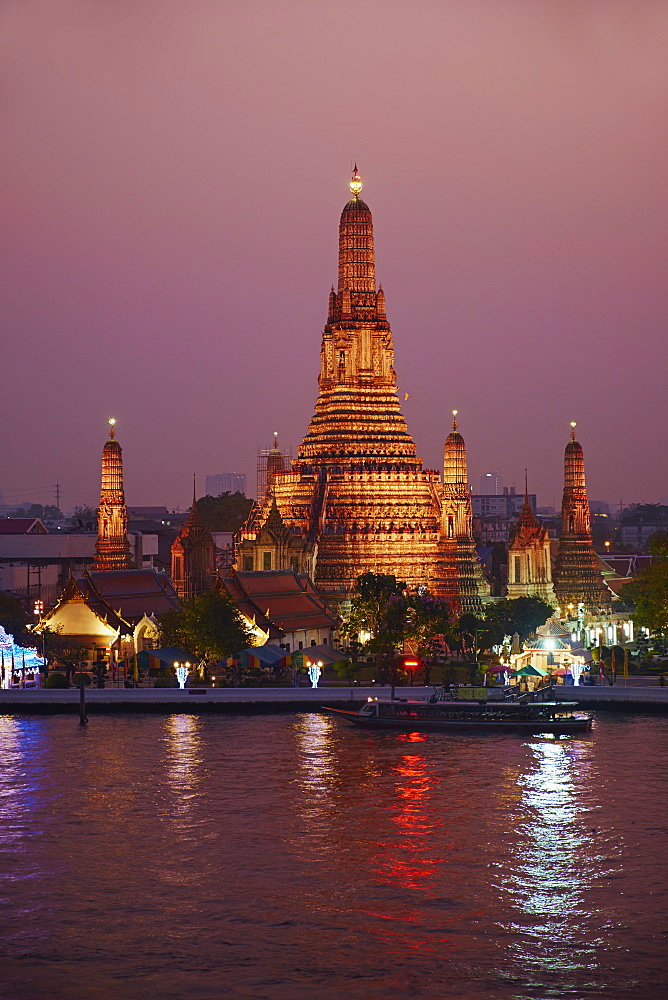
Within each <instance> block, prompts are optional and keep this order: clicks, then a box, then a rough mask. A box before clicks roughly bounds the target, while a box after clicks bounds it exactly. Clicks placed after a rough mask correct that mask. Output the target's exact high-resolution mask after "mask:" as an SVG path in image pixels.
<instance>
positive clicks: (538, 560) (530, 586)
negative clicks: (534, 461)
mask: <svg viewBox="0 0 668 1000" xmlns="http://www.w3.org/2000/svg"><path fill="white" fill-rule="evenodd" d="M508 597H510V598H515V597H539V598H540V599H541V600H542V601H545V602H546V603H547V604H554V603H555V597H554V586H553V585H552V559H551V555H550V537H549V534H548V530H547V528H546V527H545V525H544V524H541V523H540V521H539V520H538V518H537V517H536V515H535V514H534V512H533V509H532V507H531V503H530V502H529V485H528V482H527V480H526V479H525V484H524V505H523V506H522V510H521V511H520V516H519V518H518V520H517V524H516V526H515V530H514V531H513V533H512V535H511V538H510V543H509V545H508Z"/></svg>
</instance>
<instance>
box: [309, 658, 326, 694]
mask: <svg viewBox="0 0 668 1000" xmlns="http://www.w3.org/2000/svg"><path fill="white" fill-rule="evenodd" d="M307 662H308V675H309V678H310V681H311V687H314V688H317V686H318V681H319V680H320V675H321V674H322V660H318V662H317V663H311V661H310V660H308V661H307Z"/></svg>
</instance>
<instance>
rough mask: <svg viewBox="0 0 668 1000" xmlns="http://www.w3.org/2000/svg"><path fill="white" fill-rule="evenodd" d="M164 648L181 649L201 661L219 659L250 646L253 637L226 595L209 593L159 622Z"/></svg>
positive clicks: (184, 604)
mask: <svg viewBox="0 0 668 1000" xmlns="http://www.w3.org/2000/svg"><path fill="white" fill-rule="evenodd" d="M158 624H159V628H160V638H161V642H162V644H163V645H164V646H178V647H180V648H181V649H183V650H186V651H187V652H188V653H190V654H191V656H193V657H196V658H197V659H199V660H220V659H222V658H223V657H226V656H229V655H230V654H231V653H235V652H237V651H238V650H239V649H243V648H245V647H246V646H249V645H250V644H251V638H252V634H251V631H250V629H249V628H248V626H247V625H246V623H245V622H244V620H243V619H242V617H241V615H240V614H239V612H238V611H237V609H236V607H235V605H234V604H233V603H232V601H231V600H230V598H229V597H228V596H227V594H224V593H221V592H220V591H217V590H207V591H205V592H204V593H203V594H197V595H196V596H195V597H191V598H190V599H189V600H187V601H184V602H183V607H182V610H181V611H168V612H167V613H166V614H164V615H161V616H160V618H159V621H158Z"/></svg>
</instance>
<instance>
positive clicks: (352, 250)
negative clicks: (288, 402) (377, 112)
mask: <svg viewBox="0 0 668 1000" xmlns="http://www.w3.org/2000/svg"><path fill="white" fill-rule="evenodd" d="M361 190H362V182H361V180H360V176H359V174H358V172H357V167H355V170H354V173H353V178H352V181H351V183H350V192H351V196H352V197H351V198H350V200H349V201H348V203H347V204H346V205H345V207H344V209H343V212H342V213H341V219H340V224H339V265H338V284H337V288H336V289H334V288H332V290H331V292H330V295H329V311H328V318H327V323H326V325H325V329H324V332H323V335H322V345H321V350H320V375H319V378H318V384H319V390H320V391H319V395H318V399H317V402H316V404H315V412H314V414H313V418H312V420H311V423H310V425H309V427H308V430H307V432H306V435H305V437H304V439H303V441H302V443H301V445H300V447H299V451H298V455H297V458H296V459H295V460H294V461H293V462H292V465H291V468H288V469H285V468H280V463H279V461H278V456H277V460H276V462H275V467H273V466H272V470H271V483H270V484H268V489H267V493H266V495H264V496H262V497H258V504H257V505H256V508H255V509H254V510H253V512H252V513H251V516H250V517H249V520H248V521H247V522H246V524H245V525H244V526H243V527H242V529H241V531H240V532H239V535H238V536H237V539H236V552H237V568H238V569H246V568H248V569H251V568H252V569H255V570H257V569H269V568H271V569H272V570H274V569H285V568H294V569H295V570H296V571H301V572H307V573H309V574H310V575H311V577H312V578H313V580H314V581H315V583H316V585H317V586H318V588H319V590H320V591H321V592H322V593H323V595H325V597H326V598H327V599H328V600H329V601H333V602H335V603H336V602H338V601H340V600H343V599H344V598H346V597H347V596H349V595H350V593H351V592H352V591H353V590H354V587H355V583H356V580H357V577H358V576H360V575H361V574H362V573H366V572H372V573H386V574H394V575H395V576H396V577H397V578H398V579H400V580H403V581H405V582H406V584H407V585H408V587H409V588H411V589H416V588H417V587H419V586H424V585H427V586H431V587H432V589H433V590H434V591H435V592H438V587H439V582H440V581H439V575H438V573H437V560H438V558H439V554H438V545H439V540H440V537H441V497H442V484H441V481H440V477H439V474H438V472H436V471H432V470H423V468H422V461H421V459H420V458H418V457H417V454H416V449H415V444H414V442H413V440H412V438H411V436H410V434H409V433H408V428H407V426H406V421H405V419H404V417H403V414H402V413H401V407H400V404H399V397H398V393H397V384H396V375H395V371H394V350H393V343H392V330H391V328H390V324H389V322H388V319H387V315H386V311H385V293H384V292H383V289H382V287H377V286H376V274H375V257H374V236H373V220H372V217H371V212H370V210H369V207H368V206H367V205H366V204H365V202H364V201H362V199H361V198H360V193H361ZM276 447H277V446H276ZM269 478H270V477H269V475H268V479H269ZM467 496H468V491H467ZM469 512H470V501H469ZM469 520H470V516H469ZM463 535H465V536H466V537H468V538H470V528H469V527H468V522H467V528H466V530H465V531H464V532H463ZM467 551H468V550H467ZM469 554H470V555H471V558H472V560H475V563H476V564H477V558H475V553H474V550H473V548H472V545H471V549H470V553H469ZM467 558H468V557H467ZM461 564H462V559H460V560H459V563H458V567H459V568H461ZM466 572H468V573H469V576H475V571H474V569H473V568H471V569H470V570H469V569H468V568H467V570H466ZM467 589H469V588H468V584H467V585H465V586H464V590H467ZM475 589H477V584H476V586H475V587H474V590H475ZM472 596H473V595H472ZM474 603H475V599H474ZM476 606H477V605H476Z"/></svg>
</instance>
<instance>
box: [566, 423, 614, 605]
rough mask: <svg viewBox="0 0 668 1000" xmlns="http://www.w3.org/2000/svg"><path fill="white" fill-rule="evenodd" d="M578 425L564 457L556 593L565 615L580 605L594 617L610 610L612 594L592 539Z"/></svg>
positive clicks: (572, 424) (572, 432)
mask: <svg viewBox="0 0 668 1000" xmlns="http://www.w3.org/2000/svg"><path fill="white" fill-rule="evenodd" d="M575 426H576V425H575V422H573V423H571V440H570V441H569V442H568V444H567V445H566V452H565V456H564V495H563V500H562V504H561V537H560V538H559V549H558V551H557V562H556V566H555V569H554V590H555V594H556V598H557V604H558V605H559V607H560V608H561V611H562V614H563V615H564V616H565V615H566V609H567V608H573V609H577V606H578V604H583V605H584V610H585V611H586V612H587V613H588V614H591V615H596V614H598V613H607V612H609V611H610V606H611V598H612V594H611V592H610V590H609V589H608V587H606V585H605V583H604V581H603V577H602V575H601V570H600V569H599V564H598V557H597V555H596V553H595V552H594V545H593V542H592V537H591V517H590V513H589V500H588V499H587V485H586V482H585V467H584V454H583V451H582V446H581V444H580V443H579V441H576V440H575Z"/></svg>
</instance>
